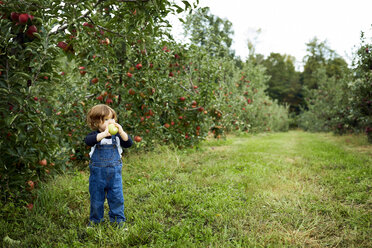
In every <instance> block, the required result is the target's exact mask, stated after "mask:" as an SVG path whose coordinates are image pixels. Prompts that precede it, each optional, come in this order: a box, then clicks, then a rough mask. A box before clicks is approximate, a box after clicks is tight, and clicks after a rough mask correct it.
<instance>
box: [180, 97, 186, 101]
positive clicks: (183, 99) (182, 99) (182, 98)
mask: <svg viewBox="0 0 372 248" xmlns="http://www.w3.org/2000/svg"><path fill="white" fill-rule="evenodd" d="M178 99H179V100H180V101H181V102H184V101H185V100H186V98H185V97H183V96H181V97H180V98H178Z"/></svg>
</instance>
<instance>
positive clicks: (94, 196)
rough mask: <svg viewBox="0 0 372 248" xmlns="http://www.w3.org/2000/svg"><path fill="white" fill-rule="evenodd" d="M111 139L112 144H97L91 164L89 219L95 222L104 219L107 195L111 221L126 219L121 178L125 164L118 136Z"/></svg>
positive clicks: (118, 221)
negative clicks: (120, 152) (117, 139)
mask: <svg viewBox="0 0 372 248" xmlns="http://www.w3.org/2000/svg"><path fill="white" fill-rule="evenodd" d="M111 139H112V145H101V142H100V143H98V144H96V147H95V149H94V152H93V154H92V157H91V160H90V164H89V168H90V177H89V193H90V217H89V220H90V221H91V222H93V223H100V222H102V221H103V220H104V218H103V213H104V208H103V206H104V202H105V197H107V202H108V204H109V208H110V211H109V217H110V222H116V223H118V224H122V222H124V221H125V220H126V218H125V216H124V197H123V185H122V178H121V168H122V165H123V164H122V161H121V158H120V154H119V152H118V148H117V142H116V136H114V135H113V136H111ZM119 145H120V144H119Z"/></svg>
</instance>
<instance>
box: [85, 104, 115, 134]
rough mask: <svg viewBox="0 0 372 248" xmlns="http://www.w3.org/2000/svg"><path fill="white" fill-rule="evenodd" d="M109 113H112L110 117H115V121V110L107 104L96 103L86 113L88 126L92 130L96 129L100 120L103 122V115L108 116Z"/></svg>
mask: <svg viewBox="0 0 372 248" xmlns="http://www.w3.org/2000/svg"><path fill="white" fill-rule="evenodd" d="M110 113H111V114H112V118H113V119H115V121H116V122H117V121H118V119H117V115H116V112H115V110H113V109H112V108H110V107H109V106H107V105H105V104H98V105H96V106H94V107H92V108H91V109H90V110H89V112H88V115H87V123H88V126H89V127H90V128H91V129H93V130H97V129H98V125H99V124H100V123H101V122H103V121H104V119H105V117H106V116H109V115H110Z"/></svg>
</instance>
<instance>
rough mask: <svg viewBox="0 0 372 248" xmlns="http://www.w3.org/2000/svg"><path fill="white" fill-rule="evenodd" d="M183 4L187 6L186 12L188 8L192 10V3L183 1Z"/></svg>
mask: <svg viewBox="0 0 372 248" xmlns="http://www.w3.org/2000/svg"><path fill="white" fill-rule="evenodd" d="M182 2H183V4H185V6H186V8H185V10H186V9H188V8H190V9H191V5H190V3H189V2H188V1H182Z"/></svg>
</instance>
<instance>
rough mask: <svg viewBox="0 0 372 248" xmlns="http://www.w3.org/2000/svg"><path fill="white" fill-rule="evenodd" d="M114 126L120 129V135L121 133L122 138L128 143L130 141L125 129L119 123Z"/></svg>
mask: <svg viewBox="0 0 372 248" xmlns="http://www.w3.org/2000/svg"><path fill="white" fill-rule="evenodd" d="M114 125H115V126H116V127H117V128H118V129H119V131H118V133H119V135H120V137H121V138H122V139H123V140H124V141H127V140H128V134H127V133H126V132H124V130H123V127H122V126H121V125H120V124H119V123H114Z"/></svg>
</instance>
